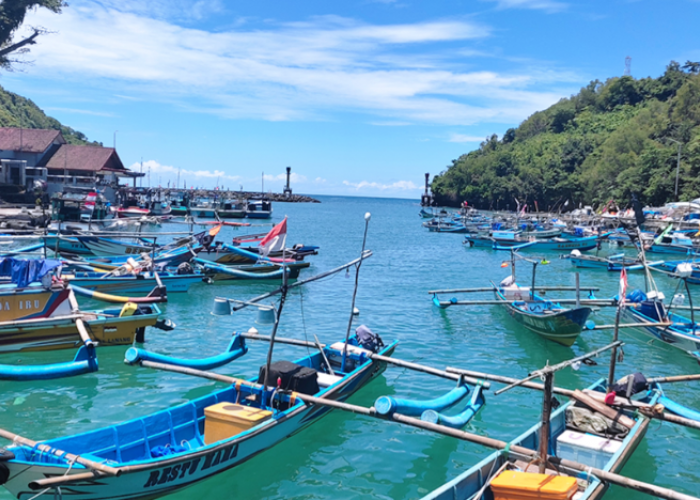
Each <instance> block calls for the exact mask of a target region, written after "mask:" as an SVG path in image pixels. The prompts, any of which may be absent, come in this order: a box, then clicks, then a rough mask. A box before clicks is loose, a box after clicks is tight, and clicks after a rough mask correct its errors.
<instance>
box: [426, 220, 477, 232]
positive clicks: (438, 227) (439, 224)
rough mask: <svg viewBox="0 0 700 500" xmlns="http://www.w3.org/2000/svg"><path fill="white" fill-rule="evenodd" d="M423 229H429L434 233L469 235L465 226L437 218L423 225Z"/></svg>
mask: <svg viewBox="0 0 700 500" xmlns="http://www.w3.org/2000/svg"><path fill="white" fill-rule="evenodd" d="M423 227H426V228H428V230H429V231H431V232H433V233H467V232H469V231H468V230H467V228H466V227H465V226H464V224H462V223H460V222H454V221H451V220H446V219H440V218H435V219H432V220H429V221H427V222H424V223H423Z"/></svg>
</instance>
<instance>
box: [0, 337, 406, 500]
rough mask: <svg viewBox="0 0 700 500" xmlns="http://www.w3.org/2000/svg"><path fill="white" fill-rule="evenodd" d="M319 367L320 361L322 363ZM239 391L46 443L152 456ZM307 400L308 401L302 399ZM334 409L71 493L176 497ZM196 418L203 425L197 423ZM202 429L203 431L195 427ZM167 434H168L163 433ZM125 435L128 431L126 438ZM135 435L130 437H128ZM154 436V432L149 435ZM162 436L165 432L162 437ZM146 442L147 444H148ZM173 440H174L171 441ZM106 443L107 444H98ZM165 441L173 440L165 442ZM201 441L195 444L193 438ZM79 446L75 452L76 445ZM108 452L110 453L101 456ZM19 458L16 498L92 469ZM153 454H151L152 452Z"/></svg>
mask: <svg viewBox="0 0 700 500" xmlns="http://www.w3.org/2000/svg"><path fill="white" fill-rule="evenodd" d="M395 347H396V343H393V344H391V345H390V346H388V347H386V348H385V349H383V350H382V351H380V354H382V355H385V356H390V355H391V354H392V353H393V351H394V349H395ZM318 356H319V355H318V353H316V354H315V355H313V356H310V357H309V358H304V359H302V360H299V361H298V363H300V364H305V365H306V366H309V363H310V362H311V360H312V359H314V358H318ZM317 361H318V362H320V360H318V359H317ZM385 368H386V364H385V363H378V362H374V361H371V360H365V361H364V362H363V363H362V364H360V365H359V366H357V367H356V368H355V369H354V370H353V371H352V372H350V373H348V374H347V375H346V376H345V377H343V378H342V379H341V381H340V382H339V383H336V384H333V385H332V386H330V387H328V388H327V389H325V390H323V391H322V392H321V393H320V394H319V396H320V395H322V397H326V398H328V399H333V400H338V401H344V400H345V399H347V398H348V397H349V396H350V395H352V394H353V393H354V392H356V391H357V390H358V389H360V388H361V387H362V386H364V385H365V384H367V383H368V382H369V381H370V380H372V379H373V378H375V377H377V376H378V375H379V374H381V373H382V372H383V371H384V369H385ZM235 395H236V389H235V388H234V387H229V388H226V389H223V390H220V391H216V392H214V393H213V394H210V395H208V396H205V397H202V398H198V399H196V400H194V401H192V402H189V403H185V404H183V405H179V406H176V407H173V408H170V409H168V410H164V411H161V412H158V413H155V414H153V415H149V416H146V417H143V418H141V419H136V420H133V421H130V422H125V423H123V424H120V425H119V426H112V427H106V428H103V429H98V430H96V431H93V432H91V433H86V434H82V435H77V436H71V437H67V438H59V439H53V440H49V441H46V444H49V445H52V446H55V447H57V448H58V447H60V446H63V447H64V449H68V450H70V449H71V447H72V448H73V450H74V451H76V452H80V453H81V456H83V457H87V458H90V457H92V456H93V455H91V454H90V453H89V452H87V453H86V451H88V450H85V449H83V450H81V451H80V450H77V449H76V442H77V443H79V444H83V445H84V446H90V447H92V449H94V448H95V447H100V446H102V447H104V448H103V449H106V450H109V449H110V447H111V449H113V450H114V451H113V452H112V451H107V453H108V454H110V455H111V456H113V457H114V459H116V460H118V461H121V459H120V458H119V457H120V456H121V455H122V453H124V454H126V453H127V452H128V451H130V449H131V448H133V447H135V446H140V447H141V448H145V449H146V450H145V453H148V452H149V451H150V447H151V446H155V445H157V444H160V443H162V442H169V440H170V439H174V440H176V441H177V443H180V442H182V439H183V437H184V438H186V437H189V435H190V434H196V433H197V432H198V431H197V430H196V429H199V428H200V427H202V426H203V425H202V424H203V420H204V417H203V410H204V408H205V407H208V406H211V405H213V404H216V403H217V402H223V401H231V402H232V401H234V399H235ZM300 397H302V398H303V395H300ZM329 411H330V408H329V407H325V406H323V407H318V406H314V405H303V404H297V405H295V406H294V407H292V408H290V409H289V410H287V411H284V412H281V413H280V414H277V415H276V416H274V417H273V418H271V419H270V420H268V421H267V422H265V423H264V424H262V425H258V426H256V427H253V428H252V429H250V430H249V431H246V432H242V433H240V434H237V435H235V436H233V437H231V438H228V439H224V440H221V441H217V442H215V443H212V444H208V445H204V444H202V445H199V446H197V448H195V449H194V450H192V451H189V452H184V453H178V454H175V455H168V456H164V457H159V458H151V457H150V456H148V458H145V459H138V460H132V461H126V462H122V463H121V464H120V466H121V465H123V466H125V467H126V470H125V471H124V472H123V473H122V474H121V475H120V476H118V477H114V476H110V477H100V478H96V479H94V480H86V481H80V482H77V483H75V484H72V485H70V486H69V487H64V489H63V490H64V495H65V494H66V492H67V491H70V493H71V495H75V496H76V497H78V498H81V499H83V500H103V499H104V500H106V499H109V498H119V499H120V500H135V499H146V498H156V497H159V496H163V495H166V494H170V493H173V492H174V491H177V490H179V489H181V488H184V487H187V486H190V485H192V484H194V483H196V482H198V481H201V480H204V479H206V478H208V477H211V476H213V475H215V474H218V473H220V472H223V471H225V470H228V469H231V468H233V467H236V466H237V465H239V464H241V463H243V462H245V461H247V460H248V459H250V458H252V457H254V456H255V455H257V454H258V453H260V452H262V451H264V450H266V449H268V448H271V447H272V446H274V445H275V444H277V443H279V442H280V441H282V440H284V439H286V438H287V437H289V436H291V435H292V434H295V433H297V432H299V431H301V430H302V429H303V428H304V427H306V426H308V425H309V424H311V423H312V422H314V421H315V420H316V419H318V418H320V417H322V416H324V415H326V414H327V413H328V412H329ZM195 416H196V420H195V419H194V417H195ZM194 427H196V429H193V428H194ZM137 428H138V429H141V434H140V435H137V434H134V430H136V429H137ZM164 428H165V429H166V430H162V431H160V429H164ZM120 430H121V432H119V431H120ZM127 430H128V433H127ZM149 431H150V432H149ZM157 431H158V432H157ZM144 436H146V437H147V439H144ZM171 436H172V437H171ZM98 440H99V444H98ZM164 440H165V441H164ZM192 440H193V441H194V438H193V439H192ZM71 444H72V446H71ZM100 451H102V450H100ZM15 453H16V454H17V455H18V458H17V459H15V460H10V461H7V462H3V464H4V466H6V467H7V468H8V469H9V479H8V480H7V482H6V483H5V484H4V487H5V488H6V489H8V490H9V491H10V492H11V493H12V494H13V495H14V496H15V497H17V498H18V499H21V500H28V499H29V498H30V497H31V496H33V495H35V494H36V492H34V491H32V490H30V489H29V487H28V485H29V484H30V483H31V482H32V481H36V480H39V479H43V478H46V477H51V476H59V475H63V474H64V473H65V474H79V473H83V472H85V471H86V469H85V468H84V467H83V466H81V465H79V464H75V465H73V467H72V468H71V469H69V468H68V464H67V463H66V462H65V461H61V460H52V459H48V460H46V461H41V457H39V458H38V459H37V460H33V461H26V460H22V459H20V458H19V456H20V453H21V452H19V451H18V450H17V449H16V448H15ZM148 455H150V453H148Z"/></svg>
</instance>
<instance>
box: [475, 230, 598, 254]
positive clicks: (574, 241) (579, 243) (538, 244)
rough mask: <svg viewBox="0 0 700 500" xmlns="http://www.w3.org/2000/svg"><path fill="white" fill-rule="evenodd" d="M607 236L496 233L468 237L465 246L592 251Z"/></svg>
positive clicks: (499, 248) (500, 248) (497, 248)
mask: <svg viewBox="0 0 700 500" xmlns="http://www.w3.org/2000/svg"><path fill="white" fill-rule="evenodd" d="M607 236H608V235H607V234H604V235H601V236H588V237H583V238H571V239H569V238H549V239H542V240H538V239H531V240H530V239H524V238H520V237H519V236H518V235H517V234H516V233H514V232H512V231H511V232H508V231H502V232H494V233H493V234H492V236H479V235H473V236H467V237H466V238H465V240H464V243H465V244H468V245H469V246H470V247H486V248H493V249H494V250H511V249H513V250H524V249H529V250H535V251H571V250H579V251H585V250H592V249H594V248H596V247H597V246H598V244H599V242H601V241H602V240H604V239H605V238H607Z"/></svg>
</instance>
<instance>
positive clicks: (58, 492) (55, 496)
mask: <svg viewBox="0 0 700 500" xmlns="http://www.w3.org/2000/svg"><path fill="white" fill-rule="evenodd" d="M65 455H66V453H64V454H63V455H62V456H61V457H59V458H62V457H63V456H65ZM76 460H78V457H77V456H76V457H73V459H72V460H69V461H68V468H67V469H66V472H64V473H63V474H62V475H63V476H67V475H68V473H69V472H70V471H71V469H72V468H73V465H75V461H76ZM51 488H52V487H51V486H49V487H48V488H44V489H43V490H41V491H40V492H39V493H37V494H36V495H34V496H33V497H31V498H29V500H34V499H35V498H39V497H40V496H41V495H43V494H45V493H46V492H48V491H49V490H50V489H51ZM55 489H56V491H55V492H54V495H53V497H54V498H57V497H58V498H63V493H61V487H60V486H56V488H55Z"/></svg>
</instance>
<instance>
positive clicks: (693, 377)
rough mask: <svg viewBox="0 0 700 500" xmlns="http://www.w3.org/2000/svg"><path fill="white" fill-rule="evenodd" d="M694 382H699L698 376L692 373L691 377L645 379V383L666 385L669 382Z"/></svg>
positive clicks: (699, 375)
mask: <svg viewBox="0 0 700 500" xmlns="http://www.w3.org/2000/svg"><path fill="white" fill-rule="evenodd" d="M694 380H700V374H697V373H693V374H692V375H675V376H673V377H653V378H649V379H647V382H649V383H654V382H655V383H657V384H667V383H669V382H692V381H694Z"/></svg>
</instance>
